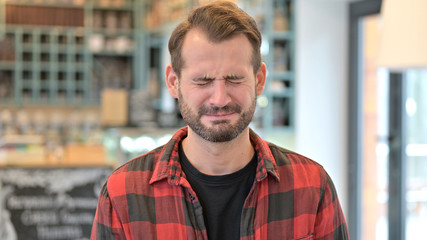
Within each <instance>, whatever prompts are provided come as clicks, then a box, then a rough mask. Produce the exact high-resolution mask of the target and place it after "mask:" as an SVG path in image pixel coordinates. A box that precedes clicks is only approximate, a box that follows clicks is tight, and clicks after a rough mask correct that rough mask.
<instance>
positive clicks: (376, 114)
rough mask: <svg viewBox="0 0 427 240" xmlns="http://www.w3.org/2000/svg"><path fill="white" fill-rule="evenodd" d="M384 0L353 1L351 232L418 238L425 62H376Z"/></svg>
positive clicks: (422, 212)
mask: <svg viewBox="0 0 427 240" xmlns="http://www.w3.org/2000/svg"><path fill="white" fill-rule="evenodd" d="M380 7H381V1H376V0H375V1H374V0H367V1H361V2H357V3H356V2H355V3H352V4H351V5H350V78H349V79H350V82H349V190H350V192H349V194H350V195H349V214H348V218H347V221H348V226H349V230H350V235H351V239H356V240H360V239H364V240H365V239H367V240H370V239H378V240H387V239H388V240H394V239H396V240H397V239H399V240H400V239H406V240H415V239H420V238H422V236H423V235H425V234H424V231H425V230H424V227H425V226H427V174H426V173H427V94H426V93H427V70H419V69H418V70H403V71H398V72H390V71H388V70H386V69H383V68H379V67H378V66H377V63H376V62H377V56H378V46H379V45H378V44H379V38H380V34H381V27H382V22H381V15H380V14H379V10H380Z"/></svg>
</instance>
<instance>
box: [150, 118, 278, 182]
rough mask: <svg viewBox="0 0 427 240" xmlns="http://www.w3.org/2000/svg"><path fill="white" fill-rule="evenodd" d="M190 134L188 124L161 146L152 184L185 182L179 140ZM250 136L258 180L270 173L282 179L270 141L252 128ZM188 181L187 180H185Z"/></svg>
mask: <svg viewBox="0 0 427 240" xmlns="http://www.w3.org/2000/svg"><path fill="white" fill-rule="evenodd" d="M187 134H188V126H186V127H183V128H181V129H179V130H178V131H177V132H176V133H175V134H174V135H173V137H172V139H171V140H170V141H169V142H168V143H167V144H166V145H164V146H162V147H161V149H160V152H159V153H158V154H160V155H159V156H158V157H157V159H156V161H155V163H154V165H155V166H154V170H153V176H152V177H151V179H150V184H153V183H155V182H157V181H161V180H163V179H168V182H169V184H171V185H174V186H178V185H181V184H184V182H182V176H183V171H182V167H181V163H180V161H179V154H178V149H179V142H180V141H182V140H183V139H184V138H185V137H186V136H187ZM249 134H250V138H251V141H252V143H253V145H254V147H255V151H256V154H257V161H258V166H257V173H256V180H257V181H258V182H260V181H262V180H263V179H265V178H266V177H267V175H268V174H270V175H271V176H273V177H274V178H275V179H276V180H277V181H280V176H279V173H278V171H277V165H276V161H275V160H274V157H273V154H272V153H271V151H270V148H269V146H268V142H266V141H264V140H262V139H261V138H260V137H259V136H258V135H257V134H256V133H255V132H254V131H253V130H252V129H250V133H249ZM185 182H186V181H185Z"/></svg>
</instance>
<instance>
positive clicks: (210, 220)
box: [179, 144, 256, 240]
mask: <svg viewBox="0 0 427 240" xmlns="http://www.w3.org/2000/svg"><path fill="white" fill-rule="evenodd" d="M179 156H180V159H181V164H182V168H183V171H184V172H185V174H186V176H187V179H188V181H189V183H190V185H191V187H192V188H193V190H194V191H195V192H196V194H197V197H198V198H199V200H200V203H201V205H202V208H203V218H204V220H205V224H206V229H207V233H208V239H210V240H215V239H221V240H227V239H239V238H240V218H241V215H242V208H243V204H244V202H245V199H246V197H247V195H248V193H249V191H250V190H251V187H252V185H253V182H254V179H255V171H256V157H255V156H256V155H255V154H254V157H253V158H252V160H251V161H250V162H249V163H248V164H247V165H246V166H245V167H244V168H242V169H240V170H238V171H237V172H234V173H231V174H227V175H221V176H211V175H206V174H203V173H201V172H200V171H198V170H197V169H196V168H195V167H194V166H193V165H191V163H190V162H189V161H188V159H187V157H186V156H185V154H184V151H183V149H182V144H180V147H179Z"/></svg>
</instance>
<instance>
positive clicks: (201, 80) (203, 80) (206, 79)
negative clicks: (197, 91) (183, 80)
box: [193, 76, 215, 86]
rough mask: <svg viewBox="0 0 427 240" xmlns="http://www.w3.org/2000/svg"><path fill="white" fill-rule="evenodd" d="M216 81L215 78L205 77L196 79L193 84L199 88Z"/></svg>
mask: <svg viewBox="0 0 427 240" xmlns="http://www.w3.org/2000/svg"><path fill="white" fill-rule="evenodd" d="M214 80H215V78H211V77H207V76H204V77H199V78H194V79H193V83H194V84H196V85H199V86H205V85H208V84H209V83H211V82H212V81H214Z"/></svg>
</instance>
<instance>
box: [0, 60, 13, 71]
mask: <svg viewBox="0 0 427 240" xmlns="http://www.w3.org/2000/svg"><path fill="white" fill-rule="evenodd" d="M13 70H15V61H0V71H13Z"/></svg>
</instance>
